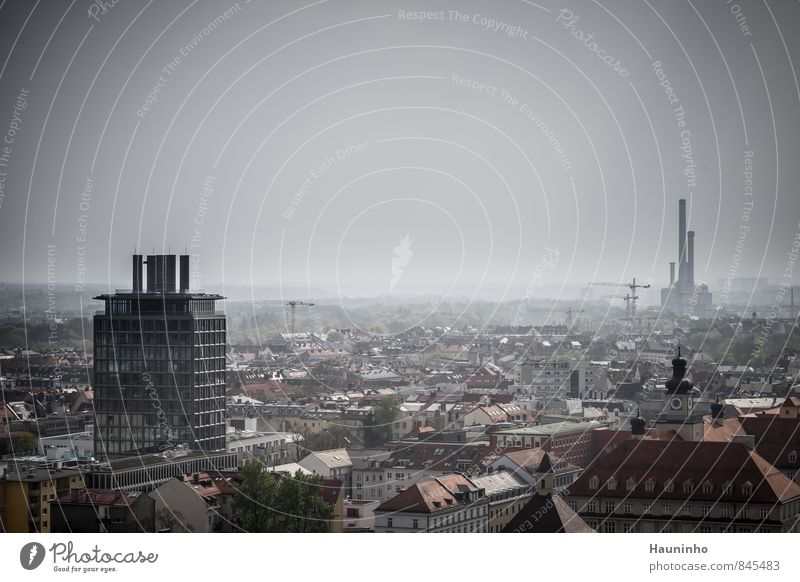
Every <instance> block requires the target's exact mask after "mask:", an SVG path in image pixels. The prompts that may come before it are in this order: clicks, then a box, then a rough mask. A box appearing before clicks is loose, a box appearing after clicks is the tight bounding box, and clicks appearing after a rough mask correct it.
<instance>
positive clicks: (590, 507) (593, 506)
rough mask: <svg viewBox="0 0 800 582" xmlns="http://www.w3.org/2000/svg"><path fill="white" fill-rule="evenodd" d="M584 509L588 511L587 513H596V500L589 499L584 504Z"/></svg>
mask: <svg viewBox="0 0 800 582" xmlns="http://www.w3.org/2000/svg"><path fill="white" fill-rule="evenodd" d="M586 511H588V512H589V513H597V502H596V501H590V502H589V503H588V504H587V505H586Z"/></svg>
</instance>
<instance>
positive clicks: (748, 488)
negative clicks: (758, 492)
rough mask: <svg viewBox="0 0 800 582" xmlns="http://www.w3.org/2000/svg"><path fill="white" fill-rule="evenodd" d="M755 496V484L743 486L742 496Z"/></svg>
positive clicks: (748, 483)
mask: <svg viewBox="0 0 800 582" xmlns="http://www.w3.org/2000/svg"><path fill="white" fill-rule="evenodd" d="M752 494H753V484H752V483H750V481H748V482H747V483H745V484H743V485H742V495H747V496H750V495H752Z"/></svg>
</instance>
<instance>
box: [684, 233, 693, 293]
mask: <svg viewBox="0 0 800 582" xmlns="http://www.w3.org/2000/svg"><path fill="white" fill-rule="evenodd" d="M688 244H689V252H688V255H689V256H688V266H687V269H686V271H687V273H686V279H687V283H688V285H689V290H690V291H694V231H693V230H690V231H689V242H688Z"/></svg>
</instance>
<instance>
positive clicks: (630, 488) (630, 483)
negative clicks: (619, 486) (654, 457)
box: [625, 477, 636, 491]
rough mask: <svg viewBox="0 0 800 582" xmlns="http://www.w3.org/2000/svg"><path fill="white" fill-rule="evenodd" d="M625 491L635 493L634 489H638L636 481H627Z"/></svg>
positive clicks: (632, 479)
mask: <svg viewBox="0 0 800 582" xmlns="http://www.w3.org/2000/svg"><path fill="white" fill-rule="evenodd" d="M625 489H626V490H628V491H633V490H634V489H636V479H634V478H633V477H631V478H630V479H628V480H627V481H625Z"/></svg>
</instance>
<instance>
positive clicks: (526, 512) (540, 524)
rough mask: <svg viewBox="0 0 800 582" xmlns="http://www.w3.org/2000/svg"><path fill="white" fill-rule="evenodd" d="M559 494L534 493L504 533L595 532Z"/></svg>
mask: <svg viewBox="0 0 800 582" xmlns="http://www.w3.org/2000/svg"><path fill="white" fill-rule="evenodd" d="M593 532H594V530H593V529H592V528H590V527H589V526H588V525H586V522H585V521H583V519H582V518H581V517H580V516H579V515H578V514H577V513H575V512H574V511H572V509H570V508H569V506H568V505H567V504H566V503H565V502H564V500H563V499H561V497H560V496H558V495H555V496H554V495H550V494H548V495H534V496H533V497H531V499H530V501H528V503H526V504H525V506H524V507H523V508H522V509H520V510H519V513H517V515H515V516H514V518H513V519H512V520H511V521H510V522H508V525H506V527H505V528H503V532H502V533H593Z"/></svg>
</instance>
